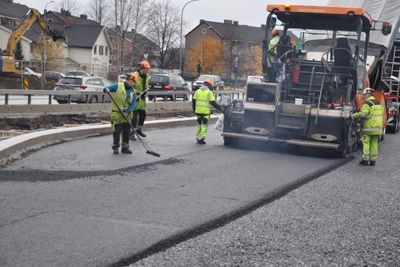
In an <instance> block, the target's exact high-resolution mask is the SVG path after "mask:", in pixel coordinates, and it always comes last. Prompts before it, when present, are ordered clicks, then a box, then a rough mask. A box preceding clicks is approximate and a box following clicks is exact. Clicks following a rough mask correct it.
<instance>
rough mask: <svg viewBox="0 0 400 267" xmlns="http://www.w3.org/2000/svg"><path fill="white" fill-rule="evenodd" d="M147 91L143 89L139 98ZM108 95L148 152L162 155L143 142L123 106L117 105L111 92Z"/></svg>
mask: <svg viewBox="0 0 400 267" xmlns="http://www.w3.org/2000/svg"><path fill="white" fill-rule="evenodd" d="M144 92H145V91H143V92H142V93H141V94H140V95H138V98H139V97H140V96H141V95H142V94H143V93H144ZM107 94H108V96H109V97H110V98H111V101H112V102H113V103H114V105H115V106H116V107H117V108H118V111H119V113H121V115H122V116H123V117H124V119H125V121H126V122H127V123H128V124H129V126H130V127H131V129H132V131H133V134H135V135H136V136H137V138H138V139H139V141H140V143H142V145H143V147H144V148H145V149H146V153H147V154H149V155H152V156H155V157H160V156H161V155H160V154H159V153H157V152H154V151H153V150H152V149H151V148H150V147H149V146H148V145H147V144H146V143H145V142H143V140H142V138H141V137H140V135H138V134H137V132H136V130H135V128H134V127H133V125H132V122H131V121H130V120H129V119H128V118H127V117H126V115H125V114H124V112H122V110H121V108H120V107H119V106H118V105H117V103H116V102H115V100H114V98H113V97H112V95H111V94H110V92H107Z"/></svg>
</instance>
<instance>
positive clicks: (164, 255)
mask: <svg viewBox="0 0 400 267" xmlns="http://www.w3.org/2000/svg"><path fill="white" fill-rule="evenodd" d="M380 146H381V147H380V159H379V161H378V164H377V166H375V167H370V166H368V167H364V166H359V165H358V160H357V161H356V160H354V161H352V162H349V163H348V164H346V165H344V166H342V167H340V168H338V169H336V170H334V171H332V172H330V173H328V174H326V175H324V176H321V177H320V178H318V179H316V180H314V181H312V182H310V183H308V184H306V185H304V186H302V187H301V188H298V189H296V190H294V191H292V192H290V193H289V194H287V195H286V196H285V197H282V198H280V199H278V200H276V201H274V202H272V203H270V204H268V205H265V206H263V207H262V208H260V209H258V210H256V211H254V212H252V213H250V214H248V215H246V216H244V217H242V218H240V219H238V220H236V221H233V222H231V223H230V224H227V225H225V226H223V227H221V228H218V229H216V230H214V231H211V232H208V233H206V234H204V235H201V236H198V237H196V238H194V239H191V240H188V241H186V242H183V243H180V244H178V245H177V246H175V247H172V248H170V249H168V250H166V251H163V252H160V253H158V254H156V255H153V256H150V257H149V258H145V259H143V260H141V261H139V262H137V263H136V264H133V265H131V266H130V267H133V266H135V267H137V266H140V267H143V266H182V267H183V266H393V267H395V266H400V193H399V192H400V174H399V167H400V165H399V156H398V155H399V151H400V135H387V136H386V137H385V141H384V142H383V143H381V144H380ZM357 154H358V156H360V155H359V153H357Z"/></svg>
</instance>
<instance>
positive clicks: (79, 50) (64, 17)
mask: <svg viewBox="0 0 400 267" xmlns="http://www.w3.org/2000/svg"><path fill="white" fill-rule="evenodd" d="M45 15H46V18H47V22H48V23H49V25H50V27H52V28H53V29H55V30H58V31H63V32H64V35H65V37H66V44H67V46H68V48H67V50H68V52H67V53H68V59H69V60H70V61H72V62H74V63H76V64H75V66H77V68H78V69H80V70H84V71H87V72H89V73H90V74H92V75H100V76H107V75H108V72H109V68H110V52H111V51H110V47H111V45H110V40H109V38H108V35H107V32H106V28H105V27H104V26H101V25H100V24H98V23H96V22H95V21H92V20H89V19H88V18H87V16H86V15H80V17H75V16H71V14H70V13H69V12H68V11H66V10H61V12H55V11H49V12H48V13H47V14H45ZM72 65H74V64H72Z"/></svg>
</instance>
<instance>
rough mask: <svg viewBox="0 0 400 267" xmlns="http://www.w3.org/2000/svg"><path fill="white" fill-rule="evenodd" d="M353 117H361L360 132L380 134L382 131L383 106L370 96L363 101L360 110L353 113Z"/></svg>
mask: <svg viewBox="0 0 400 267" xmlns="http://www.w3.org/2000/svg"><path fill="white" fill-rule="evenodd" d="M353 118H354V119H363V123H362V134H366V135H381V134H382V133H383V118H384V116H383V107H382V105H381V104H380V103H379V102H378V101H376V99H375V98H374V97H373V96H371V97H368V99H367V100H366V101H365V103H364V105H363V106H362V108H361V110H360V112H358V113H355V114H353Z"/></svg>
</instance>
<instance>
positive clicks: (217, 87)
mask: <svg viewBox="0 0 400 267" xmlns="http://www.w3.org/2000/svg"><path fill="white" fill-rule="evenodd" d="M206 80H212V81H213V91H215V92H217V93H218V92H220V91H223V90H224V82H223V81H222V80H221V77H219V76H217V75H200V77H199V78H197V80H195V81H194V82H193V85H192V91H196V90H197V89H199V88H200V86H201V85H202V84H203V83H204V81H206Z"/></svg>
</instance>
